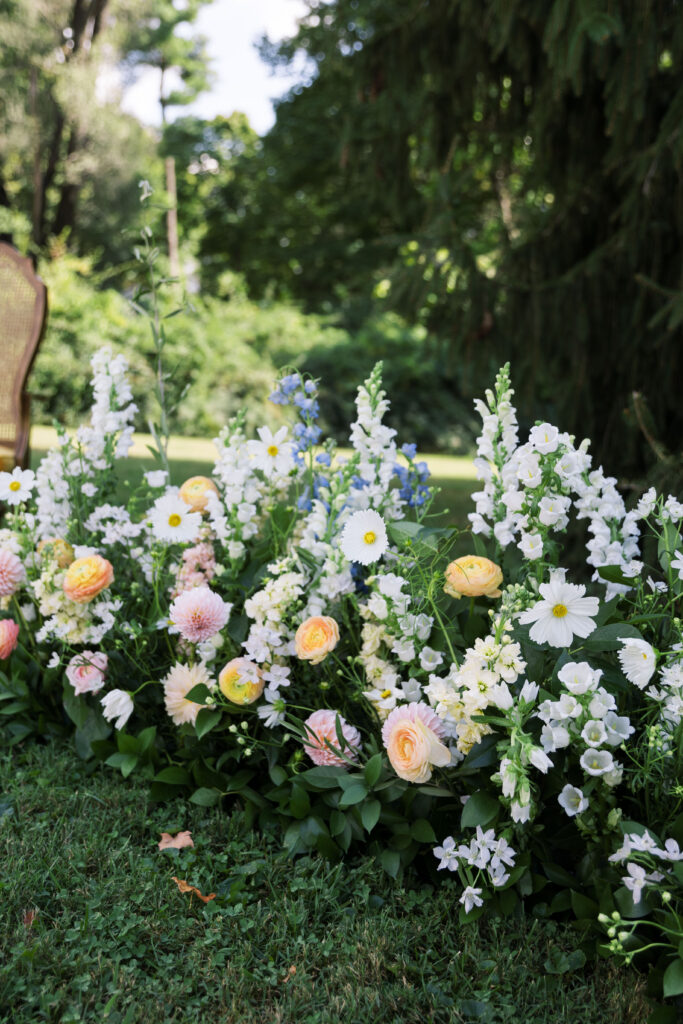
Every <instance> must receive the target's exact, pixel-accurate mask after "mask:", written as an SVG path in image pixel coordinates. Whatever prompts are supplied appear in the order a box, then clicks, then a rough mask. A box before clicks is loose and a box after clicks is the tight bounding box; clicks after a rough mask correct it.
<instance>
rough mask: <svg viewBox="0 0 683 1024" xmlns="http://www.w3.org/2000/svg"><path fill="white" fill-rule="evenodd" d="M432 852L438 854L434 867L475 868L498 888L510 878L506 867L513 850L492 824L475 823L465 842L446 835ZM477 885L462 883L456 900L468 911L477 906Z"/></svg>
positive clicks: (479, 901) (511, 862)
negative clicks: (498, 834) (473, 829)
mask: <svg viewBox="0 0 683 1024" xmlns="http://www.w3.org/2000/svg"><path fill="white" fill-rule="evenodd" d="M433 853H434V856H435V857H437V858H438V860H439V865H438V867H437V871H442V870H443V869H444V868H447V869H448V871H458V869H460V868H477V869H478V870H479V871H484V870H485V871H486V873H487V875H488V879H487V881H488V882H489V883H490V884H491V885H492V886H493V887H494V888H497V889H499V888H500V887H501V886H503V885H505V884H506V882H508V881H509V879H510V872H509V871H506V870H505V868H506V866H507V867H514V864H515V858H516V857H517V854H516V852H515V850H513V848H512V847H511V846H510V844H509V843H508V841H507V840H506V839H505V838H504V837H503V836H501V837H500V838H498V839H496V834H495V832H494V830H493V829H492V828H490V829H487V831H486V832H484V830H483V829H482V827H481V825H477V834H476V837H475V838H474V839H472V840H471V842H470V843H469V844H465V843H461V844H460V845H459V846H456V842H455V839H454V838H453V836H447V837H446V838H445V839H444V841H443V845H442V846H437V847H435V848H434V851H433ZM482 891H483V890H482V887H481V886H473V885H467V886H465V888H464V890H463V893H462V896H461V897H460V900H459V902H460V903H462V905H463V906H464V908H465V913H466V914H469V913H470V911H471V910H472V909H473V908H474V907H481V906H482V904H483V902H484V901H483V899H482V898H481V893H482Z"/></svg>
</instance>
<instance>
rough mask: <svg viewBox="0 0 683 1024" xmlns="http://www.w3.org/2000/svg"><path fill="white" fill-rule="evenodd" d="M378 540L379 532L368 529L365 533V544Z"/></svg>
mask: <svg viewBox="0 0 683 1024" xmlns="http://www.w3.org/2000/svg"><path fill="white" fill-rule="evenodd" d="M376 540H377V534H376V533H375V532H374V530H368V531H367V532H366V533H364V534H363V543H364V544H374V543H375V541H376Z"/></svg>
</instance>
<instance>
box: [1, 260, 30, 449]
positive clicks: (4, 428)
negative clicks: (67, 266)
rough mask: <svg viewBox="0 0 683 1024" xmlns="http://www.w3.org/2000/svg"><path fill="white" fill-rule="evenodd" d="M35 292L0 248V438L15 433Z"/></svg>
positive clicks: (10, 438) (12, 435)
mask: <svg viewBox="0 0 683 1024" xmlns="http://www.w3.org/2000/svg"><path fill="white" fill-rule="evenodd" d="M35 304H36V293H35V291H34V289H33V287H32V285H31V284H30V282H29V281H27V280H26V278H25V277H24V276H23V274H22V273H21V271H20V270H19V268H18V267H17V266H16V265H15V264H14V263H13V262H12V260H10V259H9V258H8V257H7V256H5V255H4V254H3V253H1V252H0V359H1V362H0V441H8V440H9V441H12V440H13V439H14V437H15V435H16V423H15V416H16V410H15V408H14V402H13V396H14V394H16V393H18V391H19V381H18V375H19V372H20V369H21V365H22V360H23V358H24V355H25V352H26V347H27V345H28V344H29V342H30V341H31V336H32V333H33V330H34V317H35Z"/></svg>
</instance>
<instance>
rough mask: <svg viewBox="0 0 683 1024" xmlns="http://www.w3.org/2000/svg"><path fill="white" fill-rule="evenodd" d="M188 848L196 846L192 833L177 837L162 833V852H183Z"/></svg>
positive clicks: (180, 834) (160, 845) (181, 834)
mask: <svg viewBox="0 0 683 1024" xmlns="http://www.w3.org/2000/svg"><path fill="white" fill-rule="evenodd" d="M186 846H194V843H193V842H192V833H191V832H179V833H178V835H177V836H175V837H174V836H172V835H171V833H170V832H162V833H161V841H160V842H159V849H160V850H183V849H184V848H185V847H186Z"/></svg>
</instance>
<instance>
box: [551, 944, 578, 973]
mask: <svg viewBox="0 0 683 1024" xmlns="http://www.w3.org/2000/svg"><path fill="white" fill-rule="evenodd" d="M585 963H586V954H585V953H584V952H583V950H581V949H575V950H573V951H572V952H571V953H563V952H562V951H561V950H559V949H557V947H554V948H553V949H551V951H550V956H549V957H548V959H547V960H546V961H545V963H544V964H543V966H544V967H545V969H546V971H547V973H548V974H570V973H571V972H572V971H579V970H581V968H582V967H583V966H585Z"/></svg>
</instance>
